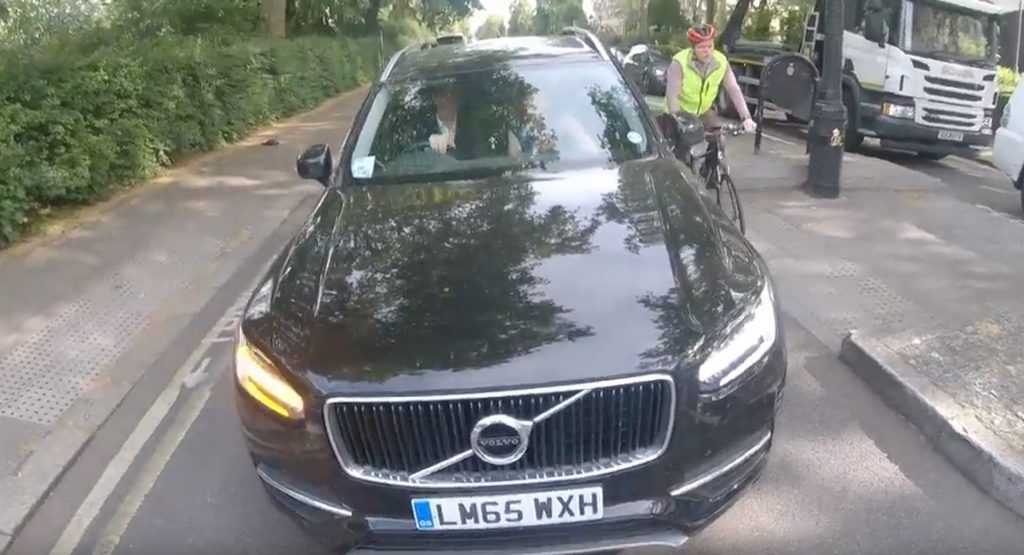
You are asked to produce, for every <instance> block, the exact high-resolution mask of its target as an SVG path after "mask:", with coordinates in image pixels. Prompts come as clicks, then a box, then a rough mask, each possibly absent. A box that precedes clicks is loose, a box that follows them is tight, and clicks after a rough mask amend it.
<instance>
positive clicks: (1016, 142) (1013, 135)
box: [992, 79, 1024, 210]
mask: <svg viewBox="0 0 1024 555" xmlns="http://www.w3.org/2000/svg"><path fill="white" fill-rule="evenodd" d="M992 163H993V164H994V165H995V167H996V168H999V171H1001V172H1003V173H1005V174H1006V175H1008V176H1009V177H1010V179H1012V180H1013V183H1014V185H1016V186H1017V188H1018V189H1021V192H1020V204H1021V210H1024V79H1022V80H1021V81H1020V83H1018V84H1017V89H1016V90H1014V91H1013V96H1011V97H1010V101H1009V102H1007V103H1006V108H1005V109H1004V110H1003V119H1002V122H1001V123H1000V124H999V129H997V130H996V139H995V141H994V142H993V144H992Z"/></svg>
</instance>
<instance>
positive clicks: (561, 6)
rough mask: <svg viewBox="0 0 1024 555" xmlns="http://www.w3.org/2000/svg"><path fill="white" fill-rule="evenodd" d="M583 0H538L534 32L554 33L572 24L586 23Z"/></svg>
mask: <svg viewBox="0 0 1024 555" xmlns="http://www.w3.org/2000/svg"><path fill="white" fill-rule="evenodd" d="M586 24H587V14H586V13H585V12H584V11H583V2H582V0H537V12H536V16H535V17H534V32H536V33H537V34H539V35H553V34H557V33H558V32H560V31H561V30H562V29H564V28H565V27H568V26H570V25H586Z"/></svg>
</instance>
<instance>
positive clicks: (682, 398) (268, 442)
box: [236, 333, 786, 554]
mask: <svg viewBox="0 0 1024 555" xmlns="http://www.w3.org/2000/svg"><path fill="white" fill-rule="evenodd" d="M785 368H786V354H785V349H784V338H783V337H782V335H781V333H780V336H779V339H778V343H777V345H776V347H775V348H774V349H773V350H772V351H770V352H769V354H768V355H766V357H765V358H764V359H763V360H762V361H760V362H759V363H757V364H756V365H755V368H753V369H752V370H751V371H750V372H748V374H747V375H745V376H744V378H743V379H742V381H741V382H739V383H737V384H735V386H734V387H733V388H732V390H731V391H730V392H729V394H728V395H725V396H716V397H714V398H712V397H709V396H705V395H701V394H700V393H699V392H698V389H697V387H696V384H690V383H677V384H676V387H677V399H678V402H677V404H678V406H677V411H676V413H677V417H676V418H677V420H676V426H675V428H674V432H673V435H672V439H671V441H670V444H669V448H668V450H667V451H666V452H665V453H664V454H663V455H662V456H661V457H660V458H658V459H656V460H654V461H652V462H650V463H647V464H645V465H642V466H639V467H635V468H631V469H628V470H623V471H621V472H618V473H615V474H611V475H607V476H600V477H594V478H590V479H582V480H571V481H565V482H553V483H547V484H540V485H532V486H531V485H522V486H512V487H493V488H483V489H481V488H477V489H474V488H466V489H458V490H443V491H432V490H429V489H413V488H406V487H399V486H383V485H377V484H369V483H365V482H361V481H357V480H354V479H352V478H350V477H348V476H347V475H346V474H345V473H344V472H343V471H342V470H341V469H340V466H339V464H338V462H337V460H336V459H335V456H334V453H333V451H332V449H331V448H330V445H329V442H328V440H327V437H326V433H325V431H324V425H323V418H322V415H321V414H315V415H314V414H311V415H309V416H308V418H307V422H306V423H305V424H304V425H303V426H301V427H296V426H295V425H288V424H284V423H282V422H280V421H279V419H277V418H274V417H273V415H271V414H268V413H267V412H266V411H264V410H262V409H261V408H260V407H259V406H258V405H256V403H255V402H254V401H252V400H251V399H250V398H249V397H248V396H247V395H246V394H245V393H244V392H242V391H240V390H238V389H237V388H236V391H237V403H238V408H239V416H240V419H241V421H242V426H243V430H244V431H245V435H246V439H247V442H248V444H249V449H250V452H251V456H252V459H253V461H254V463H255V465H256V469H257V474H258V475H259V476H260V478H261V480H262V481H263V484H264V486H265V489H266V490H267V492H268V493H269V494H270V497H271V499H272V500H273V501H274V503H275V505H276V506H277V507H278V508H280V509H281V510H282V511H283V512H285V513H286V514H288V515H289V516H291V517H292V519H293V520H295V521H296V522H297V523H298V524H299V525H300V526H301V527H302V528H303V529H304V530H305V531H306V532H307V533H308V534H309V535H311V536H312V537H314V538H315V539H316V540H318V541H319V542H320V543H323V544H325V545H328V546H330V547H333V548H335V549H341V550H352V549H356V550H357V551H358V552H362V551H390V550H401V551H406V552H408V551H415V552H424V553H453V552H467V551H470V552H475V551H481V550H486V551H488V552H502V551H507V552H510V553H537V554H539V553H593V552H601V551H615V550H622V549H628V548H634V547H644V546H662V547H673V548H674V547H679V546H681V545H682V544H683V543H684V542H686V541H687V539H688V538H689V537H691V536H692V535H694V534H695V533H697V532H699V531H700V530H701V529H703V528H704V527H706V526H707V525H708V524H710V523H711V522H712V521H713V520H714V519H715V518H717V517H718V516H719V515H721V514H722V513H723V512H724V511H725V510H726V509H727V508H728V507H729V506H730V505H731V504H732V503H733V502H734V501H735V500H736V499H738V497H739V496H740V494H741V493H742V492H743V491H744V489H745V488H746V487H747V486H748V485H750V484H751V483H753V482H754V481H756V480H757V478H758V477H759V476H760V474H761V470H762V469H763V467H764V465H765V462H766V460H767V454H768V452H769V450H770V448H771V443H772V439H773V432H774V421H775V414H776V411H777V409H778V405H779V402H780V399H781V392H782V386H783V382H784V380H785ZM678 380H680V378H678V377H677V381H678ZM592 485H600V486H601V487H602V488H603V490H604V498H605V502H604V518H603V519H602V520H600V521H595V522H588V523H580V524H571V525H564V524H563V525H549V526H538V527H534V528H530V529H529V533H527V534H524V533H523V530H522V529H504V530H494V531H459V532H451V531H434V532H421V531H418V530H417V529H416V526H415V522H414V521H413V518H412V513H411V509H410V499H411V498H413V497H430V496H434V497H442V496H462V495H484V494H489V493H494V494H500V493H513V492H516V493H518V492H525V491H554V490H559V489H562V488H566V487H580V486H592ZM512 542H514V543H512ZM508 546H514V547H508Z"/></svg>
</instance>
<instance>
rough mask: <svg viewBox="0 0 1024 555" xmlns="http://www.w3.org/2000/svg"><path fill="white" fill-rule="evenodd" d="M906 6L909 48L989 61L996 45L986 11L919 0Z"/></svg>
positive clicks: (969, 60)
mask: <svg viewBox="0 0 1024 555" xmlns="http://www.w3.org/2000/svg"><path fill="white" fill-rule="evenodd" d="M905 7H906V10H905V27H904V28H905V30H906V32H905V33H904V34H903V36H904V44H903V48H904V50H906V51H907V52H911V53H913V54H918V55H922V56H929V57H932V58H936V59H939V60H945V61H950V62H963V63H972V62H987V61H990V58H991V55H992V52H993V49H992V45H991V43H990V40H989V32H988V31H989V25H990V24H989V20H988V17H987V16H986V15H984V14H968V13H964V12H961V11H955V10H953V9H950V8H947V7H944V6H939V5H935V4H924V3H917V2H914V3H910V2H907V3H906V4H905Z"/></svg>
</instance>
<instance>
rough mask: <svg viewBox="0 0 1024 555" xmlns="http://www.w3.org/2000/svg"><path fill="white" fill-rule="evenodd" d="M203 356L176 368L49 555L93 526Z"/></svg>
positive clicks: (66, 549)
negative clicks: (169, 380) (184, 381)
mask: <svg viewBox="0 0 1024 555" xmlns="http://www.w3.org/2000/svg"><path fill="white" fill-rule="evenodd" d="M202 354H203V351H202V350H201V349H197V350H196V351H194V352H193V353H192V355H191V356H190V357H189V359H188V361H186V363H185V364H184V365H182V367H181V368H179V369H178V371H177V372H176V373H175V375H174V377H173V378H171V382H170V383H169V384H168V385H167V387H166V388H165V389H164V390H163V392H161V393H160V396H159V397H157V399H156V401H155V402H154V403H153V406H151V407H150V408H149V410H148V411H146V414H145V415H144V416H143V417H142V420H140V421H139V425H138V426H136V427H135V429H134V430H132V433H131V435H129V436H128V439H127V440H125V442H124V444H123V445H121V449H120V450H118V452H117V454H116V455H114V458H113V459H111V461H110V464H108V465H107V468H106V469H105V470H104V471H103V474H102V475H101V476H100V479H99V480H97V481H96V485H94V486H93V488H92V490H91V491H90V492H89V495H88V496H86V498H85V501H83V502H82V504H81V505H80V506H79V507H78V510H77V511H75V515H74V516H73V517H71V521H70V522H68V525H67V526H66V527H65V528H64V532H63V533H62V534H61V535H60V538H59V539H58V540H57V543H56V545H54V546H53V549H51V550H50V555H70V554H71V552H72V551H73V550H74V549H75V547H76V546H77V545H78V542H79V541H81V539H82V536H83V535H84V534H85V531H86V530H87V529H88V528H89V525H90V524H92V521H93V520H94V519H95V518H96V515H97V514H99V512H100V509H101V508H102V507H103V504H104V503H105V502H106V500H107V498H108V497H110V494H111V493H112V492H113V491H114V488H115V487H117V484H118V482H120V481H121V478H122V477H123V476H124V474H125V472H127V471H128V467H130V466H131V464H132V461H134V460H135V457H136V456H137V455H138V454H139V452H140V451H141V450H142V447H143V446H144V445H145V444H146V441H148V440H149V438H150V437H151V436H152V435H153V432H155V431H156V429H157V427H159V426H160V423H161V422H163V419H164V417H166V416H167V413H168V412H170V410H171V407H173V406H174V403H175V402H176V401H177V400H178V394H179V392H180V391H181V385H182V382H183V380H184V379H185V377H186V376H187V375H188V374H189V372H190V371H191V369H192V368H194V367H195V365H196V363H197V362H198V359H199V357H200V356H201V355H202Z"/></svg>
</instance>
